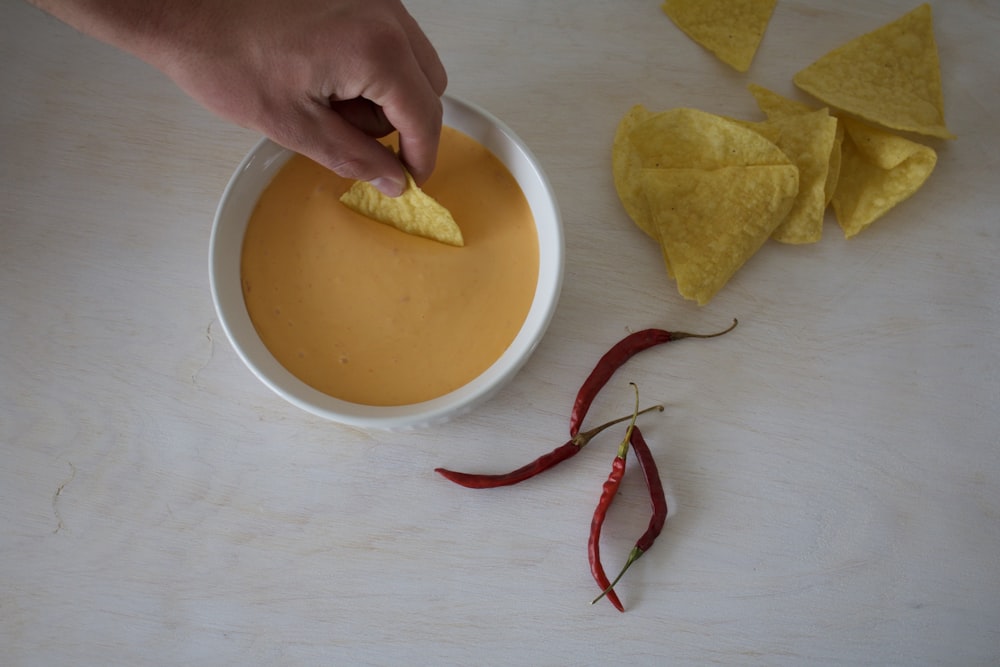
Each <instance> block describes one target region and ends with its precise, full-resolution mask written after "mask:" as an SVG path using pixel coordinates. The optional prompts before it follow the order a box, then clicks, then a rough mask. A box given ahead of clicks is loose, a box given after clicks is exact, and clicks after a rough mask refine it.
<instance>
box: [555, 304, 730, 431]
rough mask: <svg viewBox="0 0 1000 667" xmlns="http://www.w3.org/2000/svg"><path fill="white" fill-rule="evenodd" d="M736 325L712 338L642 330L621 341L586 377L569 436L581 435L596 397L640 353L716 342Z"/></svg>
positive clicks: (578, 398)
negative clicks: (684, 342) (694, 341)
mask: <svg viewBox="0 0 1000 667" xmlns="http://www.w3.org/2000/svg"><path fill="white" fill-rule="evenodd" d="M736 324H737V321H736V320H735V319H734V320H733V323H732V324H731V325H730V326H729V328H728V329H726V330H725V331H719V332H716V333H713V334H693V333H687V332H686V331H666V330H664V329H643V330H642V331H636V332H635V333H632V334H629V335H628V336H626V337H625V338H623V339H621V340H620V341H618V342H617V343H615V345H614V346H612V347H611V349H610V350H608V351H607V352H605V353H604V356H603V357H601V358H600V360H599V361H598V362H597V365H596V366H594V370H592V371H591V372H590V375H589V376H587V379H586V380H584V382H583V385H582V386H581V387H580V391H579V392H578V393H577V395H576V401H575V402H574V403H573V410H572V412H571V413H570V417H569V434H570V435H571V436H575V435H576V434H577V433H579V431H580V426H581V425H582V424H583V419H584V417H586V416H587V411H588V410H589V409H590V405H591V403H593V402H594V399H595V398H596V397H597V394H598V393H599V392H600V391H601V389H603V388H604V385H606V384H607V383H608V380H610V379H611V376H612V375H614V373H615V371H617V370H618V369H619V368H621V367H622V366H623V365H624V364H625V362H626V361H628V360H629V359H631V358H632V357H633V356H635V355H636V354H638V353H639V352H642V351H643V350H648V349H649V348H651V347H655V346H657V345H661V344H663V343H669V342H671V341H675V340H681V339H683V338H715V337H717V336H721V335H723V334H727V333H729V332H730V331H732V330H733V329H734V328H735V327H736Z"/></svg>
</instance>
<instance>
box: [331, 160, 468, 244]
mask: <svg viewBox="0 0 1000 667" xmlns="http://www.w3.org/2000/svg"><path fill="white" fill-rule="evenodd" d="M340 201H341V202H342V203H343V204H344V205H345V206H347V207H348V208H350V209H351V210H353V211H356V212H358V213H360V214H361V215H364V216H367V217H369V218H371V219H373V220H377V221H379V222H381V223H384V224H387V225H391V226H393V227H395V228H396V229H398V230H400V231H402V232H406V233H407V234H415V235H417V236H423V237H425V238H429V239H433V240H435V241H440V242H441V243H447V244H448V245H453V246H463V245H465V239H464V238H463V237H462V230H461V229H460V228H459V226H458V223H456V222H455V219H454V218H453V217H452V215H451V213H450V212H449V211H448V209H446V208H445V207H444V206H442V205H441V204H440V203H438V202H437V201H436V200H435V199H434V198H433V197H431V196H430V195H428V194H427V193H426V192H424V191H423V190H421V189H420V188H419V187H418V186H417V184H416V182H415V181H414V180H413V176H411V175H410V173H409V172H406V190H404V191H403V194H401V195H400V196H398V197H387V196H386V195H384V194H382V193H381V192H380V191H379V190H378V189H377V188H376V187H375V186H374V185H372V184H371V183H367V182H365V181H355V183H354V184H353V185H351V187H350V188H349V189H348V190H347V192H345V193H344V194H343V195H341V197H340Z"/></svg>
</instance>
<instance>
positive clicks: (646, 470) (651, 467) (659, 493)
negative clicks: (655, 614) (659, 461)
mask: <svg viewBox="0 0 1000 667" xmlns="http://www.w3.org/2000/svg"><path fill="white" fill-rule="evenodd" d="M629 441H630V443H631V444H632V451H634V452H635V458H636V460H638V461H639V466H640V467H641V468H642V476H643V478H644V479H645V480H646V489H647V490H648V492H649V501H650V504H651V505H652V506H653V514H652V516H651V517H650V518H649V525H648V526H647V527H646V532H645V533H643V534H642V535H641V536H640V537H639V539H638V540H636V541H635V546H634V547H632V551H630V552H629V554H628V558H627V559H626V560H625V565H624V567H622V569H621V572H619V573H618V576H617V577H615V579H614V581H612V582H611V583H610V584H608V585H607V586H606V587H605V588H604V590H603V591H602V592H601V594H600V595H598V596H597V597H596V598H594V601H593V602H591V604H594V602H597V601H598V600H600V599H601V598H602V597H604V596H605V595H608V596H610V595H611V594H612V593H614V587H615V584H617V583H618V581H619V580H620V579H621V578H622V575H623V574H625V571H626V570H628V569H629V568H630V567H631V566H632V563H634V562H636V561H637V560H639V558H640V557H641V556H642V555H643V554H644V553H646V552H647V551H649V549H650V547H652V546H653V542H655V541H656V538H657V537H659V535H660V532H661V531H662V530H663V526H664V524H666V522H667V511H668V508H667V496H666V494H665V493H664V491H663V481H662V480H661V479H660V472H659V470H658V469H657V467H656V461H655V460H654V459H653V452H651V451H650V449H649V445H648V444H647V443H646V439H645V438H643V437H642V432H641V431H639V427H638V426H635V427H633V428H632V435H631V437H630V439H629ZM615 597H617V595H615Z"/></svg>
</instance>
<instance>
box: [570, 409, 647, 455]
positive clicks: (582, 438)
mask: <svg viewBox="0 0 1000 667" xmlns="http://www.w3.org/2000/svg"><path fill="white" fill-rule="evenodd" d="M653 410H656V411H657V412H663V406H662V405H651V406H649V407H648V408H645V409H644V410H639V411H638V412H635V413H633V414H630V415H625V416H624V417H619V418H618V419H612V420H611V421H609V422H605V423H603V424H601V425H600V426H595V427H594V428H592V429H590V430H589V431H584V432H582V433H577V434H576V435H575V436H574V437H573V444H574V445H576V446H577V447H583V446H584V445H586V444H587V443H588V442H590V441H591V440H592V439H593V438H594V436H596V435H597V434H598V433H600V432H602V431H604V430H607V429H608V428H610V427H612V426H614V425H615V424H620V423H622V422H623V421H626V420H629V419H631V420H633V423H635V418H636V417H638V416H639V415H644V414H646V413H647V412H652V411H653Z"/></svg>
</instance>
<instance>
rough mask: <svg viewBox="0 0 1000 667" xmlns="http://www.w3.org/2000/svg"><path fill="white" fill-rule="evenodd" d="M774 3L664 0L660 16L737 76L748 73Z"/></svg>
mask: <svg viewBox="0 0 1000 667" xmlns="http://www.w3.org/2000/svg"><path fill="white" fill-rule="evenodd" d="M776 2H777V0H666V2H664V3H663V5H662V9H663V12H664V13H665V14H666V15H667V16H669V17H670V20H671V21H673V22H674V23H675V24H676V25H677V27H678V28H680V29H681V30H682V31H684V33H685V34H686V35H687V36H688V37H690V38H691V39H692V40H694V41H695V42H697V43H698V44H700V45H702V46H703V47H705V48H706V49H708V50H709V51H711V52H712V53H714V54H715V56H716V57H717V58H718V59H719V60H721V61H722V62H724V63H726V64H727V65H729V66H730V67H732V68H733V69H735V70H736V71H738V72H746V71H747V70H748V69H750V63H751V62H753V57H754V55H755V54H756V53H757V47H758V46H760V41H761V39H762V38H763V37H764V32H765V31H766V30H767V24H768V23H769V22H770V20H771V14H772V13H773V12H774V5H775V4H776Z"/></svg>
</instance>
